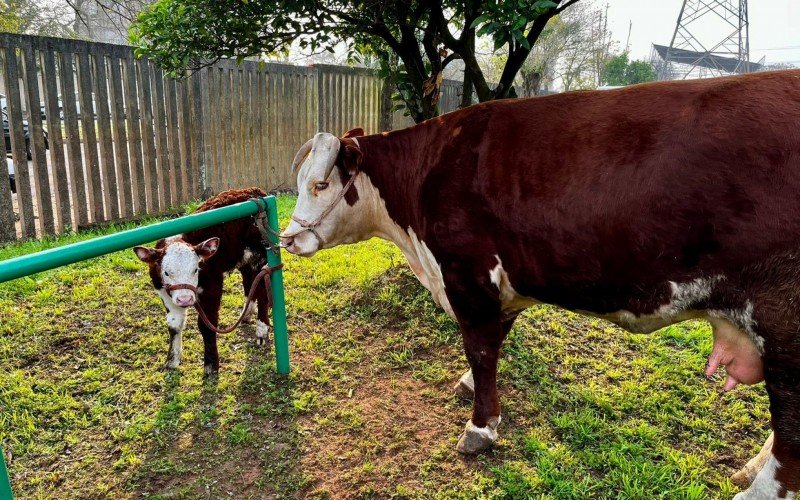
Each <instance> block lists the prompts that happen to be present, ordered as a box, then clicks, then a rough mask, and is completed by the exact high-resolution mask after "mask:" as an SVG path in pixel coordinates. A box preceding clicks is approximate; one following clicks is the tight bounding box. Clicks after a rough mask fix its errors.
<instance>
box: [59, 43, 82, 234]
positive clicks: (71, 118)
mask: <svg viewBox="0 0 800 500" xmlns="http://www.w3.org/2000/svg"><path fill="white" fill-rule="evenodd" d="M74 64H75V57H74V56H73V54H72V52H62V53H61V57H60V58H59V68H60V69H61V71H60V73H59V76H60V77H61V78H60V82H61V105H62V107H63V110H64V131H65V134H66V140H67V158H68V159H69V162H68V163H67V178H68V180H69V190H70V192H71V193H72V220H73V222H74V223H75V229H77V228H78V226H80V225H83V224H87V223H88V222H89V215H88V212H87V209H86V183H85V182H84V180H83V179H84V168H83V158H82V157H81V135H80V134H81V131H80V127H79V126H78V110H77V107H76V104H75V98H76V94H75V73H74Z"/></svg>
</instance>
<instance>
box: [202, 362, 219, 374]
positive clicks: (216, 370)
mask: <svg viewBox="0 0 800 500" xmlns="http://www.w3.org/2000/svg"><path fill="white" fill-rule="evenodd" d="M218 374H219V368H218V367H216V368H215V367H214V365H205V366H203V375H204V376H206V377H215V376H217V375H218Z"/></svg>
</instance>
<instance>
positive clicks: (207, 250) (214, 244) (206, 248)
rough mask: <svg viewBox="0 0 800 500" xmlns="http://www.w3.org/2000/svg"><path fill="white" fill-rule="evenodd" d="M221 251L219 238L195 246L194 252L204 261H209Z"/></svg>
mask: <svg viewBox="0 0 800 500" xmlns="http://www.w3.org/2000/svg"><path fill="white" fill-rule="evenodd" d="M218 249H219V238H209V239H207V240H206V241H204V242H202V243H200V244H198V245H195V246H194V251H195V252H197V255H199V256H200V258H201V259H203V260H208V259H209V258H210V257H211V256H212V255H214V254H215V253H217V250H218Z"/></svg>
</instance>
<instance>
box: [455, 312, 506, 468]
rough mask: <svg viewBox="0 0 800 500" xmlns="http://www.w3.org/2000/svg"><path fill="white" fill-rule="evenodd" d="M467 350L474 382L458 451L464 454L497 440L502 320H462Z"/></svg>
mask: <svg viewBox="0 0 800 500" xmlns="http://www.w3.org/2000/svg"><path fill="white" fill-rule="evenodd" d="M461 329H462V336H463V338H464V351H465V352H466V355H467V361H468V362H469V365H470V367H471V372H472V378H473V380H474V384H475V396H474V398H473V400H472V418H471V419H470V420H469V421H467V425H466V428H465V429H464V433H463V434H462V435H461V438H460V439H459V440H458V446H457V448H456V449H457V450H458V451H459V452H461V453H465V454H473V453H478V452H480V451H483V450H485V449H487V448H489V447H490V446H492V444H493V443H494V442H495V441H496V440H497V426H498V425H499V424H500V400H499V398H498V396H497V361H498V358H499V356H500V345H501V344H502V342H503V339H504V337H505V333H504V330H503V327H502V325H501V323H500V321H499V320H498V321H490V322H487V323H484V324H480V325H476V324H474V323H470V322H463V323H462V326H461Z"/></svg>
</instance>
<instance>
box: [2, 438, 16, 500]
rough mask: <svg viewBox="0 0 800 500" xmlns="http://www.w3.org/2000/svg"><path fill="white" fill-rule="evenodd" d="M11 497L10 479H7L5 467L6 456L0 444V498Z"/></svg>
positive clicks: (12, 496)
mask: <svg viewBox="0 0 800 500" xmlns="http://www.w3.org/2000/svg"><path fill="white" fill-rule="evenodd" d="M13 498H14V495H13V494H12V493H11V481H9V479H8V469H7V468H6V457H5V455H4V454H3V447H2V446H0V500H12V499H13Z"/></svg>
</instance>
